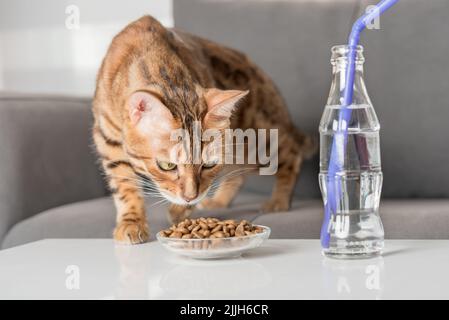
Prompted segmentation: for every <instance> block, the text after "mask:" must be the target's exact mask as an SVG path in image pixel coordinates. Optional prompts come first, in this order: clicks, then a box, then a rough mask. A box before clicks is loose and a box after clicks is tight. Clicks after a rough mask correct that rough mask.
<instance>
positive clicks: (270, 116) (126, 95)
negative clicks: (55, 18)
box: [93, 16, 314, 244]
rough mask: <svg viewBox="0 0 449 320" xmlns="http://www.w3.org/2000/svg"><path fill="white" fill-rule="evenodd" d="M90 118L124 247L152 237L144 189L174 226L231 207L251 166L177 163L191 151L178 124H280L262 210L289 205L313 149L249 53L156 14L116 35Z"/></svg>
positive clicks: (209, 161) (116, 232) (116, 234)
mask: <svg viewBox="0 0 449 320" xmlns="http://www.w3.org/2000/svg"><path fill="white" fill-rule="evenodd" d="M93 114H94V118H95V122H94V126H93V137H94V141H95V145H96V148H97V151H98V155H99V157H100V160H101V163H102V167H103V169H104V171H105V174H106V176H107V177H108V183H109V187H110V190H111V193H112V196H113V199H114V202H115V206H116V210H117V218H116V223H117V225H116V228H115V230H114V238H115V240H116V241H118V242H121V243H126V244H136V243H141V242H145V241H147V240H148V236H149V231H148V225H147V219H146V214H145V208H144V200H143V197H144V196H145V195H146V194H150V195H152V196H155V197H164V198H165V199H167V200H169V201H170V202H171V203H172V204H171V206H170V208H169V219H170V220H171V221H172V222H177V221H180V220H182V219H184V218H186V217H187V216H188V215H189V214H190V212H191V211H192V210H193V208H194V206H195V205H197V204H198V206H201V207H203V208H218V207H226V206H228V205H229V203H230V202H231V201H232V199H233V198H234V196H235V195H236V193H237V192H238V190H239V188H240V186H241V185H242V183H243V181H244V176H245V173H247V172H249V171H251V170H250V169H251V166H245V165H241V166H239V165H235V166H228V165H226V164H222V163H220V161H217V159H213V158H208V155H204V157H203V160H202V162H201V163H189V162H184V161H179V157H181V156H183V157H184V158H183V159H185V157H186V156H187V157H188V155H186V154H183V152H182V150H178V149H176V147H177V145H179V144H178V142H179V141H172V140H173V139H172V138H171V132H173V130H176V129H180V128H182V129H186V130H187V131H188V132H192V126H193V124H194V123H195V122H199V123H201V125H202V129H201V130H205V129H207V128H213V129H217V130H219V132H221V133H222V132H224V130H225V129H227V128H241V129H243V130H246V129H249V128H254V129H273V128H275V129H278V145H279V147H278V158H277V160H278V170H277V172H276V182H275V186H274V189H273V193H272V197H271V199H270V200H269V201H268V202H267V203H265V205H264V206H263V210H265V211H282V210H288V209H289V206H290V200H291V196H292V192H293V188H294V185H295V181H296V179H297V176H298V174H299V171H300V167H301V164H302V161H303V159H304V158H305V157H307V156H308V155H310V154H311V153H312V150H313V149H314V147H313V144H312V143H311V139H310V138H309V137H307V136H306V135H304V134H303V133H301V132H300V131H298V130H297V129H296V128H295V127H294V126H293V124H292V121H291V120H290V117H289V114H288V111H287V108H286V106H285V103H284V100H283V99H282V97H281V96H280V94H279V92H278V90H277V89H276V87H275V85H274V84H273V82H272V81H271V80H270V78H269V77H268V76H267V75H266V74H265V73H264V72H263V71H262V70H261V69H260V68H259V67H257V66H256V65H255V64H254V63H253V62H251V60H250V59H249V58H248V57H247V56H245V55H244V54H242V53H240V52H238V51H236V50H233V49H230V48H227V47H224V46H222V45H219V44H217V43H214V42H212V41H208V40H205V39H202V38H199V37H196V36H193V35H190V34H187V33H184V32H181V31H179V30H174V29H167V28H165V27H163V26H162V25H161V24H160V23H159V22H158V21H157V20H155V19H154V18H152V17H150V16H144V17H142V18H141V19H139V20H137V21H135V22H133V23H131V24H129V25H128V26H127V27H126V28H125V29H124V30H123V31H121V32H120V33H119V34H118V35H116V36H115V37H114V39H113V41H112V43H111V45H110V47H109V49H108V52H107V54H106V56H105V58H104V60H103V63H102V66H101V69H100V71H99V73H98V77H97V86H96V91H95V98H94V102H93ZM208 144H209V146H212V144H213V141H212V142H210V143H203V147H206V148H204V149H205V150H209V151H210V150H215V148H216V146H214V148H212V149H207V146H208ZM173 150H176V152H175V153H174V156H173ZM184 151H185V150H184ZM184 153H185V152H184ZM212 154H213V153H212ZM229 168H232V170H230V169H229ZM236 168H238V169H236ZM246 169H247V170H246ZM245 170H246V171H245ZM212 190H213V191H214V193H213V194H212V195H211V191H212Z"/></svg>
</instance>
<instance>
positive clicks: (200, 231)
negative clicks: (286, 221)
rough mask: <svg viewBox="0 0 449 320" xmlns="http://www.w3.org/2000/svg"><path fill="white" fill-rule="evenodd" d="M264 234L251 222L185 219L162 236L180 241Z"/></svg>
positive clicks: (163, 232)
mask: <svg viewBox="0 0 449 320" xmlns="http://www.w3.org/2000/svg"><path fill="white" fill-rule="evenodd" d="M261 232H263V229H262V228H261V227H259V226H253V225H252V224H251V223H250V222H249V221H247V220H242V221H240V222H238V221H236V220H234V219H228V220H224V221H220V220H218V219H217V218H198V219H185V220H184V221H182V222H180V223H178V224H174V225H172V226H171V227H170V228H169V229H166V230H162V231H161V232H160V234H161V236H163V237H169V238H180V239H217V238H229V237H244V236H249V235H253V234H256V233H261Z"/></svg>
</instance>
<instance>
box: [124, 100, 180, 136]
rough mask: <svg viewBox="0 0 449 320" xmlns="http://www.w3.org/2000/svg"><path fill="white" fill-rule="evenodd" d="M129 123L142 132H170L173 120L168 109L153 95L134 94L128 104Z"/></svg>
mask: <svg viewBox="0 0 449 320" xmlns="http://www.w3.org/2000/svg"><path fill="white" fill-rule="evenodd" d="M128 105H129V106H128V107H129V118H130V120H131V123H132V124H133V125H134V126H136V127H139V128H140V129H142V130H144V131H148V132H149V133H151V132H152V131H153V132H154V131H161V132H162V131H170V130H172V129H173V123H174V118H173V115H172V114H171V112H170V111H169V110H168V108H167V107H166V106H165V105H164V104H163V103H162V102H161V101H160V100H159V99H158V98H157V97H156V96H155V95H153V94H151V93H149V92H146V91H137V92H134V93H133V94H132V95H131V97H130V99H129V102H128Z"/></svg>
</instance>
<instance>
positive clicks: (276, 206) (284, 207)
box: [261, 199, 290, 212]
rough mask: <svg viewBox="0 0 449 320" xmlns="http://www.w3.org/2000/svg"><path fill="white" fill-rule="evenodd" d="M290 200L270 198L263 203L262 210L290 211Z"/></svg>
mask: <svg viewBox="0 0 449 320" xmlns="http://www.w3.org/2000/svg"><path fill="white" fill-rule="evenodd" d="M288 209H290V202H289V201H288V200H286V199H270V200H269V201H267V202H265V203H264V204H263V205H262V208H261V210H262V212H279V211H288Z"/></svg>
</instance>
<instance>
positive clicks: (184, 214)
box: [168, 204, 194, 224]
mask: <svg viewBox="0 0 449 320" xmlns="http://www.w3.org/2000/svg"><path fill="white" fill-rule="evenodd" d="M193 209H194V207H193V206H181V205H178V204H172V205H171V206H170V207H169V208H168V222H169V223H171V224H178V223H179V222H181V221H183V220H184V219H186V218H188V217H189V216H190V214H191V213H192V212H193Z"/></svg>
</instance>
